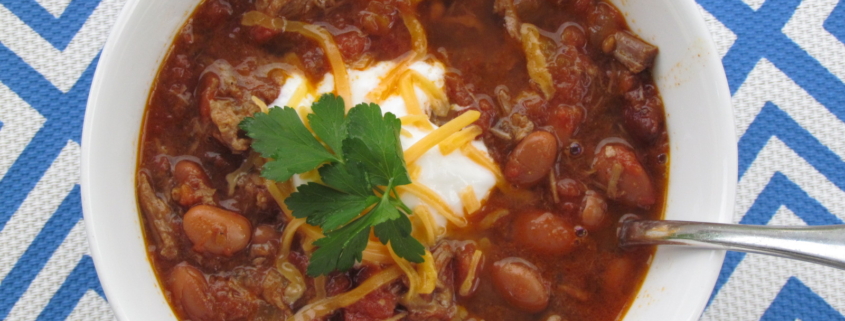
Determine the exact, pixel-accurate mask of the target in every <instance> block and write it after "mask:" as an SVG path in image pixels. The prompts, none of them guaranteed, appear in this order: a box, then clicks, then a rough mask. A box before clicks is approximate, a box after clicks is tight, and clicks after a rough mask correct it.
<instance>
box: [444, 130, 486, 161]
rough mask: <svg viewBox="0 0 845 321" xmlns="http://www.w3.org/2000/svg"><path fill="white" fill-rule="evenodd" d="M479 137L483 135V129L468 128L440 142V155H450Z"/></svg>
mask: <svg viewBox="0 0 845 321" xmlns="http://www.w3.org/2000/svg"><path fill="white" fill-rule="evenodd" d="M478 135H481V127H478V126H475V125H470V126H467V127H466V128H464V129H461V131H459V132H457V133H454V134H452V135H450V136H449V137H447V138H446V139H444V140H443V141H442V142H440V144H439V145H438V146H440V154H443V155H449V154H451V153H452V152H454V151H455V150H456V149H458V148H460V147H461V146H464V145H466V144H469V143H470V142H471V141H473V140H475V138H476V137H478Z"/></svg>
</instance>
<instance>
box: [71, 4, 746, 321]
mask: <svg viewBox="0 0 845 321" xmlns="http://www.w3.org/2000/svg"><path fill="white" fill-rule="evenodd" d="M197 2H198V1H197V0H129V1H128V2H127V4H126V7H125V8H124V9H123V12H122V13H121V15H120V17H119V18H118V21H117V23H116V25H115V28H114V30H113V31H112V34H111V36H110V37H109V39H108V42H107V43H106V46H105V49H104V50H103V53H102V56H101V57H100V63H99V66H98V67H97V72H96V74H95V76H94V81H93V84H92V85H91V93H90V96H89V100H88V109H87V110H86V114H85V126H84V129H83V135H82V141H83V144H82V205H83V210H84V214H85V222H86V225H87V228H88V238H89V242H90V246H91V254H92V256H93V258H94V263H95V265H96V268H97V273H98V275H99V277H100V281H101V283H102V285H103V289H104V290H105V293H106V296H107V297H108V300H109V303H110V304H111V305H112V307H113V308H114V311H115V314H116V315H117V317H118V319H120V320H172V319H174V315H173V312H172V311H171V309H170V307H169V306H168V305H167V302H166V301H165V300H164V296H163V293H162V289H161V288H160V286H159V284H158V282H157V281H156V279H155V277H154V274H153V270H152V267H151V266H150V263H149V261H148V260H147V256H146V251H145V245H144V239H143V235H142V231H141V223H140V218H139V214H138V206H137V202H136V198H135V193H134V189H135V184H134V177H135V176H134V173H135V166H136V160H137V151H138V138H139V135H140V128H141V119H142V115H143V109H144V106H145V103H146V101H147V97H148V95H149V90H150V85H151V84H152V81H153V79H154V77H155V74H156V72H157V71H158V68H159V65H160V63H161V61H162V60H163V58H164V56H165V54H166V53H167V49H168V47H169V44H170V42H171V41H172V39H173V37H174V36H175V34H176V32H177V30H178V28H179V27H180V26H181V25H182V24H183V22H184V21H185V19H186V18H187V17H188V15H189V14H190V12H191V10H193V7H194V6H195V5H196V4H197ZM613 2H614V4H615V5H616V6H617V7H619V9H620V10H621V11H622V12H623V13H624V14H625V16H626V18H627V20H628V23H629V25H630V26H631V28H632V29H633V30H634V31H635V32H636V33H638V34H639V35H640V36H641V37H643V38H644V39H646V40H648V41H650V42H652V43H654V44H656V45H657V46H659V47H660V54H659V56H658V60H657V66H656V68H655V70H654V74H655V79H656V81H657V84H658V87H659V88H660V91H661V94H662V96H663V100H664V103H665V106H666V112H667V124H668V129H669V135H670V141H671V164H670V165H671V166H670V167H671V168H670V179H669V181H670V183H669V197H668V199H669V200H668V204H667V211H666V218H667V219H675V220H696V221H711V222H729V221H730V216H731V213H732V211H733V200H734V191H735V186H736V177H737V172H736V168H737V164H736V163H737V154H736V142H735V135H734V124H733V118H732V113H731V107H730V94H729V91H728V87H727V81H726V79H725V74H724V71H723V70H722V65H721V62H720V60H719V56H718V54H717V52H716V50H715V47H714V46H713V43H712V41H711V40H710V38H709V33H708V31H707V29H706V27H705V25H704V21H703V20H702V18H701V17H700V15H699V12H698V8H697V7H696V5H695V3H694V2H693V0H642V1H630V0H614V1H613ZM723 258H724V253H723V252H721V251H705V250H690V249H673V248H659V249H658V250H657V253H656V255H655V257H654V259H653V263H652V267H651V269H650V271H649V272H648V275H647V277H646V280H645V283H644V284H643V287H642V289H641V291H640V293H639V295H638V296H637V299H636V300H635V301H634V302H633V304H632V306H631V309H630V310H629V311H628V314H627V315H626V317H625V320H628V321H632V320H678V321H683V320H690V321H692V320H697V319H698V316H699V315H700V314H701V311H702V310H703V308H704V306H705V304H706V303H707V299H708V297H709V296H710V292H711V290H712V288H713V284H714V283H715V281H716V277H717V276H718V273H719V267H720V266H721V264H722V260H723Z"/></svg>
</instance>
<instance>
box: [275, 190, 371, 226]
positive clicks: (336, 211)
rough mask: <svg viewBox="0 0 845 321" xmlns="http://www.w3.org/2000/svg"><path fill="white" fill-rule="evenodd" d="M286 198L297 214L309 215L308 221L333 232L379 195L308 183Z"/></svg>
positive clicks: (295, 214) (359, 212)
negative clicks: (344, 190) (341, 190)
mask: <svg viewBox="0 0 845 321" xmlns="http://www.w3.org/2000/svg"><path fill="white" fill-rule="evenodd" d="M297 189H298V191H297V192H296V193H293V194H291V195H290V197H288V199H287V200H285V204H286V205H287V206H288V207H289V208H291V209H295V210H293V216H294V217H296V218H306V222H307V223H308V224H311V225H314V226H320V227H322V228H323V230H324V231H327V232H330V231H332V230H334V229H336V228H338V227H339V226H341V225H343V224H346V223H348V222H349V221H351V220H352V219H354V218H355V217H357V216H358V215H359V214H361V211H363V210H364V209H366V208H367V207H368V206H370V205H372V204H375V203H376V202H378V201H379V199H378V198H377V197H375V196H373V195H372V193H371V194H370V195H369V196H366V195H355V194H348V193H344V192H340V191H337V190H334V189H332V188H330V187H327V186H325V185H320V184H317V183H313V182H312V183H308V184H306V185H300V186H299V187H297Z"/></svg>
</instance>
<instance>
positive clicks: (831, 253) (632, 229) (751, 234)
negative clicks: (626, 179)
mask: <svg viewBox="0 0 845 321" xmlns="http://www.w3.org/2000/svg"><path fill="white" fill-rule="evenodd" d="M618 232H619V244H620V246H623V247H625V246H630V245H644V244H658V245H659V244H669V245H687V246H693V247H699V248H706V249H718V250H731V251H739V252H750V253H760V254H769V255H775V256H780V257H785V258H790V259H796V260H801V261H807V262H813V263H818V264H823V265H827V266H831V267H835V268H839V269H845V225H823V226H758V225H740V224H717V223H699V222H683V221H635V220H630V221H625V222H623V223H622V225H621V226H620V229H619V231H618Z"/></svg>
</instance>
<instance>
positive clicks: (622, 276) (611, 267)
mask: <svg viewBox="0 0 845 321" xmlns="http://www.w3.org/2000/svg"><path fill="white" fill-rule="evenodd" d="M633 269H634V264H633V262H631V260H630V259H627V258H617V259H613V260H611V261H610V262H609V263H608V264H607V269H606V270H605V271H604V275H603V277H602V281H603V283H604V284H603V285H604V288H605V289H606V290H609V291H617V292H624V291H625V289H626V288H628V287H629V286H630V282H629V280H628V278H630V275H631V271H632V270H633Z"/></svg>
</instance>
